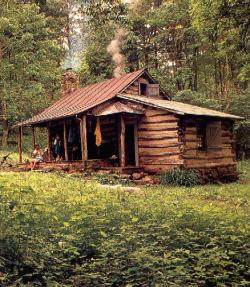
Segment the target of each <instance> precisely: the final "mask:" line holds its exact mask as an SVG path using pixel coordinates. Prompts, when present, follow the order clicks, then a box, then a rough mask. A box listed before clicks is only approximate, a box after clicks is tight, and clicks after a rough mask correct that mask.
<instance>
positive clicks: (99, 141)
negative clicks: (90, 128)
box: [95, 118, 102, 146]
mask: <svg viewBox="0 0 250 287" xmlns="http://www.w3.org/2000/svg"><path fill="white" fill-rule="evenodd" d="M95 144H96V145H97V146H100V145H101V144H102V133H101V125H100V119H99V118H97V121H96V127H95Z"/></svg>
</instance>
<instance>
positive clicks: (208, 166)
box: [184, 161, 237, 168]
mask: <svg viewBox="0 0 250 287" xmlns="http://www.w3.org/2000/svg"><path fill="white" fill-rule="evenodd" d="M236 165H237V162H236V161H234V162H231V163H223V162H221V163H202V164H200V163H198V164H190V163H187V162H185V165H184V166H185V167H186V168H211V167H223V166H236Z"/></svg>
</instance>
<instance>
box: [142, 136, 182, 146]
mask: <svg viewBox="0 0 250 287" xmlns="http://www.w3.org/2000/svg"><path fill="white" fill-rule="evenodd" d="M177 140H178V138H176V137H175V138H170V139H151V140H138V144H139V145H148V144H152V145H157V144H161V145H166V146H167V145H168V144H172V143H177V142H178V141H177ZM180 143H181V144H183V143H182V142H180Z"/></svg>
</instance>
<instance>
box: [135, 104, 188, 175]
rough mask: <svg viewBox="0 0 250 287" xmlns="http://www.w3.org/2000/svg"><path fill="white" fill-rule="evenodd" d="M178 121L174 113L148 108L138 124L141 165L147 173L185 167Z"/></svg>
mask: <svg viewBox="0 0 250 287" xmlns="http://www.w3.org/2000/svg"><path fill="white" fill-rule="evenodd" d="M178 121H179V118H178V116H176V115H174V114H172V113H169V112H166V111H163V110H159V109H154V108H147V110H146V113H145V116H143V117H142V119H141V120H140V121H139V124H138V153H139V165H140V166H141V167H143V168H144V169H145V170H146V171H149V172H161V171H163V170H168V169H170V168H173V167H176V166H179V165H183V159H182V148H183V143H182V142H180V141H179V126H178Z"/></svg>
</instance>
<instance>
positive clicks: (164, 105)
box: [118, 94, 244, 120]
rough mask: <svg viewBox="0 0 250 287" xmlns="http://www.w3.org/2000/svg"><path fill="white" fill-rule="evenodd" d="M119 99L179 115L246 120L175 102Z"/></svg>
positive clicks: (131, 97)
mask: <svg viewBox="0 0 250 287" xmlns="http://www.w3.org/2000/svg"><path fill="white" fill-rule="evenodd" d="M118 97H119V98H122V99H127V100H129V101H133V102H136V103H141V104H144V105H148V106H152V107H155V108H159V109H165V110H168V111H170V112H173V113H175V114H179V115H195V116H208V117H218V118H228V119H238V120H240V119H244V118H243V117H239V116H235V115H232V114H227V113H223V112H219V111H215V110H211V109H207V108H201V107H198V106H193V105H189V104H184V103H180V102H175V101H172V100H171V101H168V100H161V99H156V98H150V97H142V96H136V95H127V94H120V95H118Z"/></svg>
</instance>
